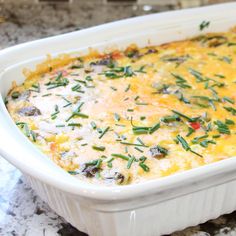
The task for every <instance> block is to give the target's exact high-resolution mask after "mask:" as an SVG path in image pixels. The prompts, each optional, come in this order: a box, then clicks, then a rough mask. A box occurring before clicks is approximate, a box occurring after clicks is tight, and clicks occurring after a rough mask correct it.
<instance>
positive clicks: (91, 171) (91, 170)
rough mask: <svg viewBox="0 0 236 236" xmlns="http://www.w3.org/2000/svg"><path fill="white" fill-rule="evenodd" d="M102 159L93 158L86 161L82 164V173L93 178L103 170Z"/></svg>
mask: <svg viewBox="0 0 236 236" xmlns="http://www.w3.org/2000/svg"><path fill="white" fill-rule="evenodd" d="M100 166H101V160H99V159H98V160H93V161H91V162H87V163H84V164H83V165H82V166H81V169H80V171H81V174H83V175H85V176H86V177H88V178H92V177H94V176H95V175H96V173H98V172H99V171H100V170H101V167H100Z"/></svg>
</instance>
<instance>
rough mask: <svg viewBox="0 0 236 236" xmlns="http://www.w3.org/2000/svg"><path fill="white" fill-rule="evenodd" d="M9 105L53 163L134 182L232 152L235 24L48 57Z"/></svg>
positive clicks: (95, 177) (88, 175)
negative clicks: (156, 42)
mask: <svg viewBox="0 0 236 236" xmlns="http://www.w3.org/2000/svg"><path fill="white" fill-rule="evenodd" d="M27 77H28V78H27V79H26V81H25V83H24V84H22V85H19V86H17V85H16V84H14V85H13V88H12V90H11V91H10V92H9V95H8V97H7V102H6V104H7V108H8V110H9V112H10V114H11V116H12V118H13V119H14V121H15V122H16V124H17V125H18V127H19V128H21V129H22V131H23V132H24V133H25V135H26V136H27V137H28V138H29V139H30V140H31V141H32V142H33V143H34V144H35V145H37V146H38V147H39V148H40V149H41V150H42V151H43V152H44V153H45V154H46V155H47V156H49V157H50V158H51V159H52V160H53V161H54V162H55V163H56V164H57V165H59V166H60V167H62V168H63V169H65V170H66V171H68V172H69V173H70V174H73V175H74V176H76V177H79V178H82V179H84V180H85V181H90V182H93V183H103V184H108V185H112V184H130V183H137V182H140V181H147V180H148V179H154V178H160V177H163V176H168V175H171V174H174V173H177V172H182V171H185V170H188V169H191V168H195V167H199V166H201V165H205V164H208V163H212V162H215V161H219V160H222V159H226V158H229V157H233V156H235V154H236V145H235V144H236V139H235V132H236V124H235V122H236V117H235V115H236V107H235V101H236V92H235V91H236V83H235V82H236V33H235V32H234V31H233V30H232V31H230V32H227V33H220V34H207V35H202V36H199V37H197V38H194V39H190V40H185V41H179V42H173V43H169V44H165V45H161V46H153V47H145V48H137V47H136V46H134V45H131V46H130V47H129V48H127V49H126V50H125V51H113V52H112V53H109V54H102V55H101V54H98V53H94V52H93V53H90V54H89V55H87V56H85V57H80V58H72V57H70V56H68V55H67V56H66V55H65V56H63V57H62V58H61V59H51V58H49V60H48V61H47V62H46V63H44V64H42V65H41V66H39V67H38V70H37V71H36V72H34V73H28V75H27Z"/></svg>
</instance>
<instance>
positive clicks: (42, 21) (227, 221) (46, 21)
mask: <svg viewBox="0 0 236 236" xmlns="http://www.w3.org/2000/svg"><path fill="white" fill-rule="evenodd" d="M222 2H230V1H226V0H0V49H4V48H6V47H9V46H12V45H16V44H19V43H23V42H27V41H30V40H35V39H39V38H44V37H48V36H53V35H57V34H61V33H66V32H71V31H74V30H80V29H83V28H86V27H90V26H94V25H99V24H102V23H106V22H111V21H114V20H119V19H124V18H128V17H134V16H139V15H145V14H150V13H158V12H163V11H168V10H176V9H182V8H190V7H197V6H203V5H210V4H215V3H222ZM0 63H1V62H0ZM0 135H1V134H0ZM8 235H9V236H18V235H19V236H21V235H23V236H41V235H42V236H54V235H62V236H82V235H83V236H84V235H85V234H83V233H81V232H79V231H77V230H76V229H75V228H73V227H72V226H71V225H70V224H68V223H67V222H65V221H64V219H62V218H61V217H60V216H58V215H57V214H56V213H54V212H53V211H52V210H50V208H49V207H48V205H47V204H46V203H44V202H42V201H41V200H40V199H39V198H38V197H37V196H36V195H35V193H34V191H33V190H32V189H31V188H30V187H29V186H28V184H27V183H26V181H25V179H24V178H23V177H22V175H21V173H20V172H19V171H18V170H16V169H15V168H14V167H13V166H11V165H10V164H9V163H8V162H6V161H5V160H4V159H3V158H1V157H0V236H8ZM212 235H217V236H223V235H227V236H235V235H236V212H233V213H231V214H228V215H224V216H221V217H219V218H218V219H216V220H213V221H209V222H207V223H205V224H201V225H199V226H195V227H190V228H188V229H185V230H184V231H181V232H176V233H173V234H172V236H212ZM111 236H112V235H111Z"/></svg>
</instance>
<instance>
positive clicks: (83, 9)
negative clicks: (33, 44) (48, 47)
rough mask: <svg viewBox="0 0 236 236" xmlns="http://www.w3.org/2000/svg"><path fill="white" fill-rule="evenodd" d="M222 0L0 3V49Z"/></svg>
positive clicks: (7, 0)
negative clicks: (121, 20)
mask: <svg viewBox="0 0 236 236" xmlns="http://www.w3.org/2000/svg"><path fill="white" fill-rule="evenodd" d="M220 2H229V1H225V0H0V48H4V47H8V46H11V45H14V44H18V43H21V42H25V41H29V40H33V39H37V38H42V37H47V36H50V35H56V34H60V33H65V32H70V31H73V30H78V29H81V28H86V27H89V26H93V25H98V24H102V23H105V22H110V21H114V20H118V19H124V18H127V17H133V16H139V15H144V14H150V13H155V12H162V11H167V10H174V9H181V8H189V7H196V6H202V5H208V4H214V3H220Z"/></svg>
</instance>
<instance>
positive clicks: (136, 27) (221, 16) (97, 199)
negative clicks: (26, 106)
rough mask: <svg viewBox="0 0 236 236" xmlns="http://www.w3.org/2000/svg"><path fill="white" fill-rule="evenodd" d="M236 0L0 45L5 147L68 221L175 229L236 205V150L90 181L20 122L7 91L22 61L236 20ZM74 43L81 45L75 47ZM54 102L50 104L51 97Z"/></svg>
mask: <svg viewBox="0 0 236 236" xmlns="http://www.w3.org/2000/svg"><path fill="white" fill-rule="evenodd" d="M235 15H236V3H228V4H221V5H215V6H210V7H203V8H195V9H190V10H181V11H174V12H167V13H161V14H154V15H149V16H143V17H137V18H133V19H128V20H122V21H118V22H115V23H110V24H105V25H102V26H98V27H93V28H90V29H86V30H81V31H78V32H73V33H69V34H64V35H60V36H56V37H51V38H46V39H43V40H37V41H34V42H30V43H25V44H21V45H18V46H15V47H11V48H8V49H5V50H2V51H1V52H0V96H1V97H0V154H1V155H2V156H3V157H4V158H6V159H7V160H8V161H9V162H11V163H12V164H13V165H15V166H16V167H17V168H19V169H20V170H21V171H22V172H23V173H24V174H25V176H26V177H27V179H28V180H29V182H30V184H31V186H32V187H33V189H34V190H35V191H36V192H37V193H38V195H39V196H40V197H41V198H42V199H43V200H45V201H46V202H48V204H49V205H50V206H51V208H52V209H54V210H55V211H56V212H57V213H58V214H59V215H61V216H63V217H64V218H65V219H66V220H67V221H68V222H70V223H71V224H72V225H74V226H75V227H76V228H78V229H79V230H81V231H83V232H86V233H88V234H89V235H90V236H126V235H127V236H146V235H150V236H151V235H153V236H157V235H162V234H168V233H171V232H173V231H176V230H181V229H184V228H185V227H187V226H192V225H197V224H199V223H203V222H205V221H207V220H209V219H213V218H216V217H218V216H219V215H221V214H225V213H230V212H232V211H233V210H235V209H236V200H235V197H234V196H235V194H236V158H231V159H227V160H224V161H220V162H217V163H213V164H210V165H207V166H203V167H199V168H196V169H192V170H189V171H185V172H183V173H179V174H175V175H171V176H168V177H165V178H162V179H157V180H151V181H148V182H146V183H140V184H135V185H128V186H117V187H106V186H95V185H92V184H87V183H85V182H82V181H80V180H78V179H76V178H74V177H73V176H71V175H69V174H68V173H67V172H65V171H63V170H62V169H60V168H59V167H57V166H56V165H55V164H54V163H53V162H52V161H51V160H49V158H47V157H45V156H44V155H43V154H42V153H41V152H40V151H39V150H37V148H36V147H34V146H33V145H32V144H31V143H30V142H29V141H28V140H27V138H26V137H24V135H23V134H22V133H21V132H20V131H19V130H18V128H17V127H16V126H15V125H14V123H13V121H12V119H11V118H10V116H9V114H8V112H7V110H6V108H5V105H4V101H3V98H4V97H5V96H6V93H7V92H8V90H9V89H10V86H11V83H12V81H14V80H16V81H17V82H18V83H21V82H23V80H24V77H23V74H22V69H23V68H25V67H30V68H33V67H34V66H35V64H37V63H38V62H39V61H42V60H43V58H45V57H42V56H44V55H46V54H48V53H50V54H53V55H54V54H57V53H59V52H65V51H76V52H80V53H85V52H86V51H87V50H88V48H89V47H92V48H97V49H99V50H104V48H107V47H111V46H114V45H116V46H117V47H118V48H124V47H125V46H127V45H129V44H131V43H136V44H138V45H139V46H145V45H147V44H160V43H166V42H170V41H175V40H180V39H185V38H186V37H192V36H195V35H198V34H199V33H200V32H199V24H200V23H201V22H202V21H203V20H207V21H210V22H211V24H210V27H209V28H208V29H205V30H204V33H205V32H215V31H226V30H228V29H229V28H230V27H232V26H235V25H236V18H235ZM73 49H74V50H73ZM45 105H46V104H45Z"/></svg>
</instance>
